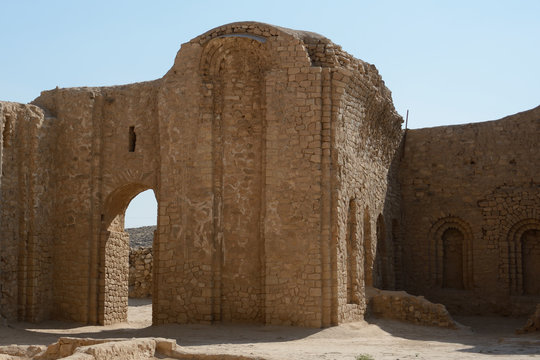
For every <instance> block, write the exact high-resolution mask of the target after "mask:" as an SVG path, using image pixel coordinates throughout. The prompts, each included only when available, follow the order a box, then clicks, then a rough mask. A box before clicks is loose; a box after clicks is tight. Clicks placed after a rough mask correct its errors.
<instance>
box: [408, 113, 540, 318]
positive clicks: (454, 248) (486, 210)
mask: <svg viewBox="0 0 540 360" xmlns="http://www.w3.org/2000/svg"><path fill="white" fill-rule="evenodd" d="M539 134H540V107H538V108H536V109H533V110H529V111H526V112H523V113H519V114H516V115H513V116H509V117H507V118H504V119H502V120H498V121H490V122H485V123H477V124H468V125H458V126H446V127H437V128H430V129H419V130H409V131H408V132H407V137H406V144H405V149H404V151H405V153H404V158H403V161H402V164H401V174H400V179H401V187H402V194H403V202H402V209H403V219H405V222H404V239H405V240H404V241H405V243H404V246H403V258H404V263H405V264H404V274H406V289H407V291H409V292H413V293H415V294H423V295H426V297H427V298H428V299H430V300H432V301H436V302H441V303H443V304H445V305H446V306H447V308H448V309H449V311H450V312H455V313H481V314H484V313H503V314H511V313H514V314H523V315H524V314H528V313H530V312H532V309H533V308H534V306H535V304H536V303H537V302H538V299H539V297H540V291H539V290H540V289H539V288H538V286H537V284H538V281H537V279H538V278H537V275H538V271H539V269H538V266H537V264H538V259H539V257H538V253H535V251H537V250H535V249H538V247H539V245H538V244H539V243H540V239H539V234H540V231H539V230H540V183H539V179H540V168H539V167H538V166H537V164H539V163H540V152H539V151H538V139H539ZM532 279H535V280H532ZM463 299H467V300H466V301H464V300H463Z"/></svg>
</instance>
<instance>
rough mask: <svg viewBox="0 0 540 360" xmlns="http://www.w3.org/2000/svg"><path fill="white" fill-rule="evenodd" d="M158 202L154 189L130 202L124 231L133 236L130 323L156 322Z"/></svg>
mask: <svg viewBox="0 0 540 360" xmlns="http://www.w3.org/2000/svg"><path fill="white" fill-rule="evenodd" d="M156 224H157V201H156V196H155V194H154V191H153V190H146V191H143V192H141V193H139V194H138V195H137V196H135V197H134V198H133V200H131V202H130V203H129V205H128V207H127V209H126V213H125V217H124V230H125V232H127V233H128V235H129V249H130V250H129V277H128V305H129V306H128V322H130V323H138V324H141V325H150V324H151V323H152V288H153V265H154V264H153V240H154V237H155V231H156Z"/></svg>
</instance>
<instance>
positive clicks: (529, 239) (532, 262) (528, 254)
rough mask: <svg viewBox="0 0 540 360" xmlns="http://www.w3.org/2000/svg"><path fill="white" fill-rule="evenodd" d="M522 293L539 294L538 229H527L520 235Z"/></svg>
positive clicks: (539, 256) (539, 240)
mask: <svg viewBox="0 0 540 360" xmlns="http://www.w3.org/2000/svg"><path fill="white" fill-rule="evenodd" d="M521 262H522V274H523V293H524V294H525V295H540V281H538V275H539V274H540V230H537V229H531V230H527V231H525V232H524V233H523V235H521Z"/></svg>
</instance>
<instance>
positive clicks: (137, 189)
mask: <svg viewBox="0 0 540 360" xmlns="http://www.w3.org/2000/svg"><path fill="white" fill-rule="evenodd" d="M148 189H149V187H148V186H145V185H143V184H128V185H124V186H121V187H119V188H117V189H116V190H115V191H113V192H112V193H111V194H110V195H109V196H108V197H107V199H106V200H105V204H104V212H103V214H102V228H101V234H100V249H99V265H98V267H99V269H98V271H99V283H98V294H97V295H98V304H97V305H98V306H97V308H98V313H97V315H98V323H99V324H102V325H109V324H114V323H119V322H126V321H127V320H128V297H129V287H128V282H129V254H130V243H129V234H128V233H127V232H126V231H125V215H126V210H127V208H128V206H129V205H130V203H131V202H132V200H133V199H134V198H135V197H136V196H137V195H139V194H141V193H143V192H145V190H148ZM155 198H156V197H154V200H155ZM156 209H157V206H156ZM149 216H151V214H149ZM156 218H157V216H156ZM154 234H155V233H154ZM154 238H155V236H154ZM151 276H153V275H151ZM150 316H151V312H150Z"/></svg>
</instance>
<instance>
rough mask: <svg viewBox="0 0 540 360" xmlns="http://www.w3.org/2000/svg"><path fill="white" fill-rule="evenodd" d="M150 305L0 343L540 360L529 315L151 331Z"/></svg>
mask: <svg viewBox="0 0 540 360" xmlns="http://www.w3.org/2000/svg"><path fill="white" fill-rule="evenodd" d="M151 312H152V308H151V304H150V303H149V301H148V300H135V299H133V300H130V308H129V322H128V323H123V324H116V325H111V326H81V325H77V324H72V323H64V322H56V321H47V322H44V323H41V324H37V325H36V324H28V323H14V324H10V325H9V327H5V326H0V346H1V345H10V344H19V345H23V344H33V345H48V344H51V343H53V342H55V341H56V340H57V339H58V337H60V336H77V337H93V338H128V339H131V338H134V337H164V338H170V339H175V340H176V342H177V343H178V344H179V345H181V346H182V347H184V349H185V350H188V351H192V352H198V353H206V354H237V355H255V356H260V357H263V358H265V359H300V360H303V359H355V357H356V356H358V355H360V354H369V355H371V356H372V357H373V358H374V359H377V360H379V359H392V360H395V359H430V360H431V359H488V358H492V357H493V356H495V355H498V356H496V358H498V359H512V360H514V359H515V360H518V359H540V334H538V333H536V334H526V335H516V334H515V333H514V330H515V329H516V328H518V327H521V326H523V325H524V324H525V320H526V319H525V318H520V319H515V318H500V317H487V318H486V317H483V318H480V317H456V320H457V321H459V322H460V323H461V324H464V325H466V326H464V327H463V328H461V329H459V330H448V329H439V328H432V327H421V326H415V325H409V324H405V323H401V322H397V321H391V320H381V319H374V320H372V321H370V322H369V323H368V322H355V323H350V324H345V325H341V326H336V327H332V328H327V329H307V328H296V327H284V326H262V325H236V324H234V325H164V326H154V327H153V326H151Z"/></svg>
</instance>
